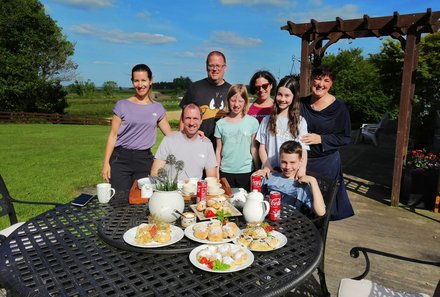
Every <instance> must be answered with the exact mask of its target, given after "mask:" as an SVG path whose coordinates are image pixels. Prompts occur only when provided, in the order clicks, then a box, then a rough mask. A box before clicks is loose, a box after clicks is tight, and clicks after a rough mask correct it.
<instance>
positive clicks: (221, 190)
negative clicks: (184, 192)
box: [208, 189, 225, 196]
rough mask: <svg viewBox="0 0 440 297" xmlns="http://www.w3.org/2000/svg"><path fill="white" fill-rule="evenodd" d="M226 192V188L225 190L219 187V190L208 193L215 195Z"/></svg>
mask: <svg viewBox="0 0 440 297" xmlns="http://www.w3.org/2000/svg"><path fill="white" fill-rule="evenodd" d="M224 193H225V190H223V189H218V191H217V192H215V193H212V192H208V195H210V196H213V195H221V194H224Z"/></svg>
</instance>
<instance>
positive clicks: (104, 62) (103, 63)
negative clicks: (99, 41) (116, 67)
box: [93, 61, 113, 65]
mask: <svg viewBox="0 0 440 297" xmlns="http://www.w3.org/2000/svg"><path fill="white" fill-rule="evenodd" d="M93 64H102V65H110V64H113V63H112V62H110V61H93Z"/></svg>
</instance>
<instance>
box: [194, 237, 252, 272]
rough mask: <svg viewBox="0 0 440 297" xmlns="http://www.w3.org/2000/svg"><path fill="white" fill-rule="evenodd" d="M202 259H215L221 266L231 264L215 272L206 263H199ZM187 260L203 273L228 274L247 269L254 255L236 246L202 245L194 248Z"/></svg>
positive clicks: (225, 244)
mask: <svg viewBox="0 0 440 297" xmlns="http://www.w3.org/2000/svg"><path fill="white" fill-rule="evenodd" d="M223 251H224V252H223ZM202 257H205V258H206V259H214V258H216V259H218V261H220V262H221V263H222V264H226V263H231V265H230V267H229V268H226V269H222V270H216V269H215V268H214V269H213V268H210V265H209V264H208V263H205V264H202V263H200V260H201V258H202ZM220 258H221V259H220ZM189 260H190V261H191V263H192V264H193V265H194V266H195V267H197V268H199V269H201V270H204V271H208V272H214V273H230V272H236V271H240V270H243V269H245V268H247V267H249V266H250V265H251V264H252V263H253V262H254V254H252V252H251V251H250V250H248V249H246V248H244V247H242V246H240V245H237V244H232V243H224V244H221V245H210V244H204V245H200V246H198V247H196V248H194V249H193V250H192V251H191V253H190V254H189ZM227 265H229V264H227Z"/></svg>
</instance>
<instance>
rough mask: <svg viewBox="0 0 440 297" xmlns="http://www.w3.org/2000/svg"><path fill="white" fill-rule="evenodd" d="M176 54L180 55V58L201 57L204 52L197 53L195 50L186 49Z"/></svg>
mask: <svg viewBox="0 0 440 297" xmlns="http://www.w3.org/2000/svg"><path fill="white" fill-rule="evenodd" d="M176 56H177V57H180V58H192V59H198V58H201V57H205V56H206V53H200V52H199V53H197V52H190V51H187V52H181V53H176Z"/></svg>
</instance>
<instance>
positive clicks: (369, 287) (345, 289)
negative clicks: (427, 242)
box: [338, 246, 440, 297]
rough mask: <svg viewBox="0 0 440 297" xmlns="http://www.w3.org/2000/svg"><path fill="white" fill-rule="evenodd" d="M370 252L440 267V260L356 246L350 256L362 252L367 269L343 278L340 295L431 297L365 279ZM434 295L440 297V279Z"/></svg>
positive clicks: (361, 296)
mask: <svg viewBox="0 0 440 297" xmlns="http://www.w3.org/2000/svg"><path fill="white" fill-rule="evenodd" d="M368 253H370V254H373V255H377V256H381V257H388V258H391V259H397V260H400V261H407V262H412V263H419V264H423V265H431V266H436V267H440V262H439V261H429V260H421V259H414V258H410V257H404V256H401V255H398V254H392V253H387V252H384V251H380V250H376V249H371V248H367V247H359V246H356V247H353V248H352V249H351V250H350V256H351V257H352V258H358V257H359V256H360V254H362V255H363V256H364V259H365V270H364V272H362V274H361V275H359V276H356V277H352V278H351V279H349V278H343V279H341V281H340V283H339V289H338V297H349V296H355V295H356V296H359V297H368V296H372V295H371V294H373V292H374V293H375V294H374V295H375V296H376V295H377V296H379V295H380V296H384V297H387V296H405V297H419V296H427V297H429V296H428V295H426V294H422V293H408V292H401V291H394V290H393V289H391V288H387V287H384V286H382V285H381V284H378V283H376V282H372V281H370V280H368V279H364V278H365V277H366V276H367V274H368V273H369V271H370V258H369V256H368ZM432 296H433V297H440V280H439V282H438V283H437V287H436V289H435V291H434V295H432Z"/></svg>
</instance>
